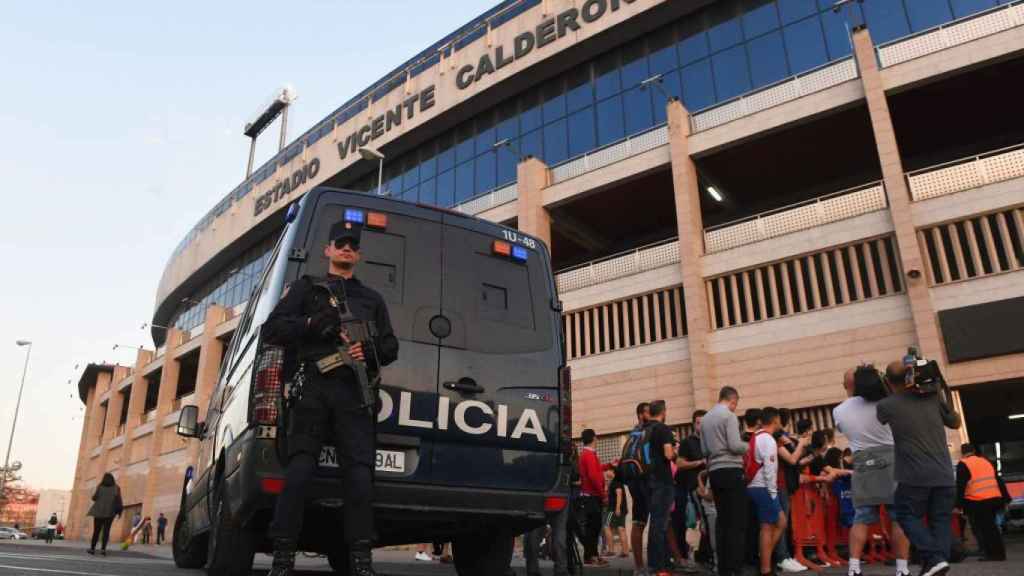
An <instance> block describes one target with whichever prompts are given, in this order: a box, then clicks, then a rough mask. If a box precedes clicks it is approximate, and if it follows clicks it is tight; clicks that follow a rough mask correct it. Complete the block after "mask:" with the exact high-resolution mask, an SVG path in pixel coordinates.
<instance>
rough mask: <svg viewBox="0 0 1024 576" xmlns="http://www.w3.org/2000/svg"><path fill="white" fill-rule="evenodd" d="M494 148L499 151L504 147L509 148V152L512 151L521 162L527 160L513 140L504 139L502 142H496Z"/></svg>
mask: <svg viewBox="0 0 1024 576" xmlns="http://www.w3.org/2000/svg"><path fill="white" fill-rule="evenodd" d="M493 146H494V149H495V150H498V149H499V148H503V147H504V148H508V149H509V150H511V151H512V153H513V154H515V155H516V156H518V157H519V159H520V160H522V159H523V158H525V156H523V153H522V152H521V151H520V150H519V146H516V145H515V143H514V142H512V139H511V138H502V139H501V140H498V141H497V142H495V143H494V145H493Z"/></svg>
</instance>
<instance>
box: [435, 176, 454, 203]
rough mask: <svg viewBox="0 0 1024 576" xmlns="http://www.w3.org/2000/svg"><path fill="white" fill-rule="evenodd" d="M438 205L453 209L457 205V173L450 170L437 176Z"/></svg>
mask: <svg viewBox="0 0 1024 576" xmlns="http://www.w3.org/2000/svg"><path fill="white" fill-rule="evenodd" d="M437 205H438V206H440V207H442V208H451V207H452V206H454V205H455V171H454V170H448V171H447V172H442V173H440V174H438V175H437Z"/></svg>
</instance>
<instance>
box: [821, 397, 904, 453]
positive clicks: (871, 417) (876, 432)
mask: <svg viewBox="0 0 1024 576" xmlns="http://www.w3.org/2000/svg"><path fill="white" fill-rule="evenodd" d="M877 408H878V402H868V401H867V400H865V399H863V398H861V397H860V396H852V397H850V398H847V399H846V401H845V402H843V403H842V404H840V405H839V406H836V407H835V408H833V409H832V419H833V420H835V423H836V430H839V431H840V432H842V433H843V435H845V436H846V439H847V440H849V441H850V450H853V451H854V452H859V451H861V450H864V449H866V448H875V447H878V446H892V445H893V441H892V430H890V429H889V425H888V424H882V423H881V422H879V421H878V417H877V416H876V415H875V413H876V411H877Z"/></svg>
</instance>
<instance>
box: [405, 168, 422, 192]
mask: <svg viewBox="0 0 1024 576" xmlns="http://www.w3.org/2000/svg"><path fill="white" fill-rule="evenodd" d="M419 183H420V165H419V164H416V165H414V166H413V167H412V168H410V169H408V170H406V171H405V174H402V190H408V189H409V188H412V187H413V186H415V185H417V184H419Z"/></svg>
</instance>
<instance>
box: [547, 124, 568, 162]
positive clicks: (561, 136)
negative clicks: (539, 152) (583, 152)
mask: <svg viewBox="0 0 1024 576" xmlns="http://www.w3.org/2000/svg"><path fill="white" fill-rule="evenodd" d="M568 157H569V137H568V135H567V134H566V132H565V119H564V118H563V119H561V120H558V121H556V122H552V123H551V124H548V125H546V126H544V156H543V158H544V162H545V163H547V165H548V166H552V165H554V164H557V163H559V162H561V161H563V160H565V159H566V158H568Z"/></svg>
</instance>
